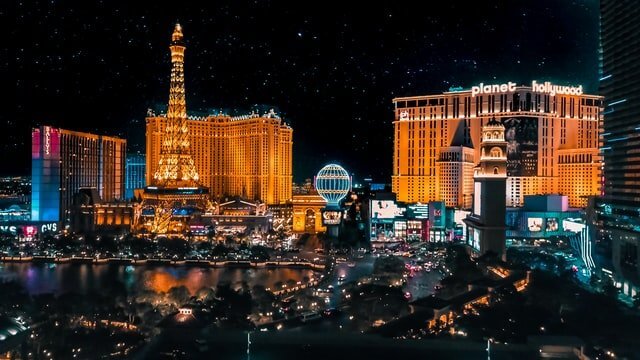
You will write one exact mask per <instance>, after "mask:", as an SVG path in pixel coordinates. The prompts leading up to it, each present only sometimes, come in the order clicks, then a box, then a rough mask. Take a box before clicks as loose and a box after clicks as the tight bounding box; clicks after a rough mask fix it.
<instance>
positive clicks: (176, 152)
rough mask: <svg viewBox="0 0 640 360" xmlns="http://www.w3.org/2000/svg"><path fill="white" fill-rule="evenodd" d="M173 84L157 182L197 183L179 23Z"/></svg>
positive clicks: (174, 42) (173, 48)
mask: <svg viewBox="0 0 640 360" xmlns="http://www.w3.org/2000/svg"><path fill="white" fill-rule="evenodd" d="M169 49H171V65H172V66H171V85H170V89H169V108H168V109H167V127H166V129H165V136H164V139H163V142H162V150H161V153H160V160H159V166H158V170H157V171H156V173H155V174H154V175H153V180H154V184H155V185H161V186H170V185H179V186H195V185H196V184H197V182H198V178H199V176H198V172H197V170H196V168H195V165H194V163H193V159H192V158H191V147H190V144H189V129H188V127H187V103H186V98H185V90H184V51H185V49H186V47H185V45H184V40H183V35H182V27H181V26H180V24H176V26H175V28H174V30H173V34H172V36H171V45H170V46H169Z"/></svg>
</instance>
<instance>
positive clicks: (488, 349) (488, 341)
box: [487, 338, 493, 360]
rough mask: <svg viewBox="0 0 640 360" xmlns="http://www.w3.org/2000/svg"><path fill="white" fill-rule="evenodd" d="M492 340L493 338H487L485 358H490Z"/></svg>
mask: <svg viewBox="0 0 640 360" xmlns="http://www.w3.org/2000/svg"><path fill="white" fill-rule="evenodd" d="M492 342H493V338H488V339H487V360H491V343H492Z"/></svg>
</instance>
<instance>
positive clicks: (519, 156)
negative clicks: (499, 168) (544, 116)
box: [502, 116, 538, 176]
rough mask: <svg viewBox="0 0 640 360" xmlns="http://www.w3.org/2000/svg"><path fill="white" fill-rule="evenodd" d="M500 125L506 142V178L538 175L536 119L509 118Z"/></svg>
mask: <svg viewBox="0 0 640 360" xmlns="http://www.w3.org/2000/svg"><path fill="white" fill-rule="evenodd" d="M502 124H503V125H504V128H505V130H504V139H505V140H506V141H507V176H536V175H538V119H537V118H534V117H523V116H519V117H509V118H506V119H504V120H503V121H502Z"/></svg>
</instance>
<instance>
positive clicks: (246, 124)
mask: <svg viewBox="0 0 640 360" xmlns="http://www.w3.org/2000/svg"><path fill="white" fill-rule="evenodd" d="M166 121H167V118H166V117H165V116H151V117H147V125H146V126H147V129H146V139H147V141H146V144H147V145H146V146H147V149H146V156H147V158H146V169H147V171H146V174H147V175H146V176H147V180H146V181H147V184H149V183H150V182H151V177H152V176H153V174H154V172H155V171H156V168H157V166H158V160H159V158H160V149H161V141H162V137H163V136H164V128H165V127H166ZM187 126H188V127H189V138H190V139H189V140H190V143H191V157H192V158H193V161H194V164H195V167H196V168H197V169H198V171H199V175H200V183H202V184H203V185H204V186H206V187H208V188H209V192H210V194H211V196H212V197H213V198H214V199H215V198H220V197H223V196H240V197H243V198H246V199H251V200H261V201H264V202H265V203H266V204H267V205H275V204H283V203H286V202H287V201H288V200H290V199H291V184H292V181H293V177H292V167H291V164H292V148H293V140H292V138H293V129H292V128H291V127H290V126H288V125H287V124H285V123H284V122H283V121H282V119H281V118H280V117H279V116H278V115H276V114H275V113H274V112H268V113H266V114H263V115H259V114H250V115H244V116H235V117H232V116H228V115H222V114H217V115H209V116H207V117H192V116H190V117H189V118H188V119H187Z"/></svg>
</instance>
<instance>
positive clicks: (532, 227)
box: [527, 217, 542, 231]
mask: <svg viewBox="0 0 640 360" xmlns="http://www.w3.org/2000/svg"><path fill="white" fill-rule="evenodd" d="M527 227H528V229H529V231H541V230H542V218H537V217H536V218H528V219H527Z"/></svg>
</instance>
